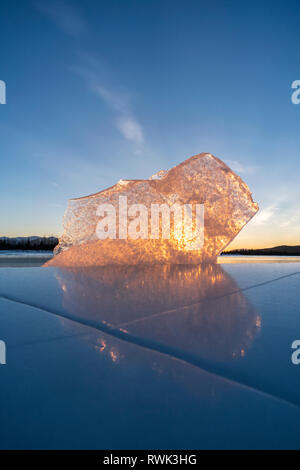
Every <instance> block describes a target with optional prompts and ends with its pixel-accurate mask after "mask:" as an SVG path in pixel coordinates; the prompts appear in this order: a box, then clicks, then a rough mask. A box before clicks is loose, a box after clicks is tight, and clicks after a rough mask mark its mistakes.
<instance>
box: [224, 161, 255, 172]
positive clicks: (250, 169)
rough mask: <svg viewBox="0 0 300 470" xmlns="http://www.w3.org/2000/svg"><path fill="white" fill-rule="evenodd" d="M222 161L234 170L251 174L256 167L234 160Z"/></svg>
mask: <svg viewBox="0 0 300 470" xmlns="http://www.w3.org/2000/svg"><path fill="white" fill-rule="evenodd" d="M224 161H225V163H226V164H227V165H228V166H229V167H230V168H231V169H232V170H233V171H236V172H237V173H244V174H248V175H253V174H254V173H255V172H256V170H257V168H258V167H257V166H255V165H252V166H251V165H250V166H245V165H243V164H242V163H240V162H238V161H236V160H224Z"/></svg>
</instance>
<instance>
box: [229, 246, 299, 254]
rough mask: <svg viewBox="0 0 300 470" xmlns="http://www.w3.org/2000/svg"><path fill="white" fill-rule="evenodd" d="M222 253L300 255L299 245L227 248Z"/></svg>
mask: <svg viewBox="0 0 300 470" xmlns="http://www.w3.org/2000/svg"><path fill="white" fill-rule="evenodd" d="M222 255H264V256H272V255H273V256H300V245H296V246H289V245H281V246H274V247H273V248H258V249H255V250H246V249H240V250H229V251H223V253H222Z"/></svg>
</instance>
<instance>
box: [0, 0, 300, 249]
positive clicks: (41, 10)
mask: <svg viewBox="0 0 300 470" xmlns="http://www.w3.org/2000/svg"><path fill="white" fill-rule="evenodd" d="M0 8H1V29H0V51H1V62H0V79H1V80H4V81H5V82H6V86H7V104H6V105H0V135H1V139H0V156H1V157H0V158H1V172H0V196H1V205H0V207H1V219H0V220H1V225H0V232H1V233H0V235H6V236H16V235H20V236H21V235H50V234H52V235H59V234H60V233H61V232H62V216H63V213H64V210H65V208H66V204H67V200H68V199H69V198H73V197H80V196H83V195H87V194H90V193H93V192H96V191H99V190H101V189H104V188H105V187H108V186H110V185H112V184H114V183H115V182H117V181H118V180H119V179H120V178H129V179H130V178H147V177H149V176H150V175H151V174H153V173H155V172H156V171H158V170H160V169H168V168H170V167H172V166H174V165H176V164H178V163H179V162H181V161H183V160H184V159H185V158H187V157H189V156H191V155H195V154H197V153H200V152H210V153H212V154H214V155H216V156H217V157H219V158H221V159H223V160H225V161H226V162H227V163H228V164H229V166H231V167H232V168H233V169H234V170H236V172H237V173H238V174H239V175H240V176H241V177H242V178H243V179H244V180H245V181H246V182H247V183H248V185H249V186H250V189H251V191H252V193H253V198H254V200H255V201H257V202H258V203H259V205H260V208H261V209H260V214H259V215H257V216H256V217H255V218H254V219H253V220H252V221H251V222H250V223H249V224H248V226H247V227H246V228H245V229H244V230H243V231H242V232H241V234H240V235H239V236H238V237H237V238H236V240H235V241H234V243H233V245H232V246H233V247H238V246H239V247H241V246H244V247H252V246H271V245H276V244H300V211H299V209H298V201H299V200H300V185H299V178H300V162H299V154H300V145H299V144H300V137H299V135H300V105H294V104H292V102H291V95H292V90H291V84H292V82H293V81H294V80H297V79H300V58H299V46H300V32H299V31H300V30H299V20H300V4H299V2H293V1H290V2H283V1H272V2H271V1H270V2H268V1H264V2H259V1H251V2H246V1H244V2H240V1H210V2H201V1H199V0H198V1H193V0H187V1H185V2H183V1H176V0H173V1H166V0H160V1H159V0H151V1H150V0H143V1H142V0H139V1H136V0H132V1H126V0H107V1H106V0H104V1H103V0H99V1H96V0H94V1H92V0H85V1H83V0H82V1H72V2H69V1H68V2H64V1H57V2H56V1H51V2H50V1H49V2H47V1H26V0H24V1H22V2H20V1H18V0H1V1H0Z"/></svg>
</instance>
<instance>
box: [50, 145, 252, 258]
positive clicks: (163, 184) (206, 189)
mask: <svg viewBox="0 0 300 470" xmlns="http://www.w3.org/2000/svg"><path fill="white" fill-rule="evenodd" d="M119 196H126V197H127V202H128V206H129V205H132V204H144V205H145V206H146V207H147V208H149V214H150V208H151V204H167V205H168V207H171V206H172V205H173V204H180V205H182V206H183V205H185V204H191V205H193V207H194V206H195V205H196V204H204V243H203V246H202V248H201V249H196V250H195V249H193V250H191V249H188V248H187V244H186V240H185V239H184V236H183V237H182V239H178V238H176V237H175V236H174V233H175V228H174V231H173V232H172V231H171V236H170V238H169V239H163V238H159V239H156V240H155V239H151V238H150V237H149V238H147V239H142V238H138V239H133V238H127V239H119V238H118V237H117V238H116V239H111V238H107V239H105V240H99V238H98V236H97V233H96V227H97V224H98V222H99V219H100V217H99V215H97V209H98V207H99V206H100V205H101V204H112V205H113V206H114V207H115V208H116V213H117V217H118V207H119ZM257 211H258V205H257V204H256V203H254V202H253V200H252V196H251V193H250V190H249V188H248V186H247V185H246V183H244V182H243V181H242V179H241V178H240V177H239V176H237V175H236V174H235V173H234V172H233V171H232V170H231V169H230V168H229V167H228V166H227V165H225V164H224V163H223V162H222V161H221V160H219V159H218V158H216V157H214V156H213V155H211V154H208V153H201V154H199V155H195V156H193V157H191V158H189V159H187V160H185V161H184V162H183V163H181V164H179V165H177V166H175V167H174V168H171V169H170V170H169V171H166V172H164V171H160V172H159V173H157V174H156V175H155V176H154V178H152V179H151V178H150V179H149V180H121V181H119V182H118V183H117V184H116V185H114V186H112V187H111V188H108V189H105V190H103V191H101V192H99V193H96V194H92V195H90V196H86V197H82V198H79V199H72V200H70V201H69V204H68V208H67V211H66V213H65V216H64V229H65V230H64V233H63V235H62V237H61V239H60V241H59V245H58V247H57V250H56V256H55V257H54V258H53V259H52V260H50V261H49V262H48V263H47V266H93V265H98V266H104V265H136V264H157V263H164V264H198V263H201V262H214V261H215V260H216V257H217V256H218V254H219V253H220V252H221V251H222V250H224V248H225V247H226V246H227V245H228V244H229V243H230V242H231V241H232V240H233V239H234V238H235V236H236V235H237V234H238V233H239V232H240V230H241V229H242V228H243V227H244V226H245V225H246V224H247V222H249V220H250V219H251V218H252V217H253V216H254V215H255V214H256V212H257ZM150 219H151V216H150V218H149V221H148V223H149V226H150V224H151V220H150ZM193 223H194V222H193ZM174 224H175V222H174ZM174 227H175V226H174ZM183 233H184V232H183Z"/></svg>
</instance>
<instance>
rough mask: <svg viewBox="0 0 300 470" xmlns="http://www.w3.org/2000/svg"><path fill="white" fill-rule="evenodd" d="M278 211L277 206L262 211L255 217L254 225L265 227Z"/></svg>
mask: <svg viewBox="0 0 300 470" xmlns="http://www.w3.org/2000/svg"><path fill="white" fill-rule="evenodd" d="M277 210H278V207H275V206H268V207H266V208H265V209H262V210H261V211H259V212H258V214H256V216H255V217H254V219H253V221H252V225H264V224H265V223H266V222H269V221H270V219H272V217H274V215H275V212H276V211H277Z"/></svg>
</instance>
